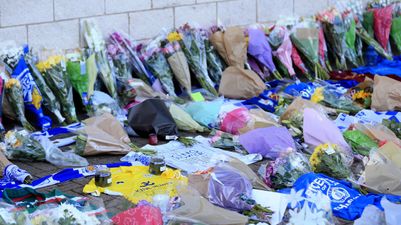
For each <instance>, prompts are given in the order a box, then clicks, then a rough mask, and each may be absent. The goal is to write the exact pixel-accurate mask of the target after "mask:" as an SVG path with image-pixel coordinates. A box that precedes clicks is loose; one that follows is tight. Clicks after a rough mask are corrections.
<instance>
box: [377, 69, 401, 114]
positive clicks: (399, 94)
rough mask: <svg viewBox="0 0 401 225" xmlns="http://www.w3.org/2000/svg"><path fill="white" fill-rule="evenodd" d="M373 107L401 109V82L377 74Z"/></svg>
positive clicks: (381, 109)
mask: <svg viewBox="0 0 401 225" xmlns="http://www.w3.org/2000/svg"><path fill="white" fill-rule="evenodd" d="M371 108H372V109H373V110H375V111H392V110H401V82H399V81H397V80H394V79H391V78H389V77H385V76H375V79H374V86H373V94H372V106H371Z"/></svg>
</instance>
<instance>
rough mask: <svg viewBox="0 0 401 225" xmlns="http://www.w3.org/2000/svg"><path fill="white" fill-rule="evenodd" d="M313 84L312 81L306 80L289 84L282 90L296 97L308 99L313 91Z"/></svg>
mask: <svg viewBox="0 0 401 225" xmlns="http://www.w3.org/2000/svg"><path fill="white" fill-rule="evenodd" d="M315 89H316V87H315V85H313V83H311V82H308V83H303V82H300V83H294V84H291V85H288V86H287V87H286V88H285V89H284V92H285V93H286V94H289V95H292V96H295V97H298V96H301V97H302V98H303V99H307V100H310V99H311V97H312V95H313V93H314V92H315Z"/></svg>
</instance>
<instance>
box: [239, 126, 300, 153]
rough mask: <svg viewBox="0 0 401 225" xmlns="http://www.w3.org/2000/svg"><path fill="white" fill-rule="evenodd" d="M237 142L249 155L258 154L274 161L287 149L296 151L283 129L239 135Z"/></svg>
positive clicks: (254, 131)
mask: <svg viewBox="0 0 401 225" xmlns="http://www.w3.org/2000/svg"><path fill="white" fill-rule="evenodd" d="M239 142H240V143H241V145H242V146H243V147H244V148H245V149H246V150H247V151H248V152H249V153H251V154H252V153H259V154H261V155H262V156H264V157H265V158H270V159H276V158H277V157H278V156H280V154H281V152H284V151H287V150H288V149H289V148H292V149H296V147H295V143H294V139H292V136H291V134H290V132H289V131H288V130H287V128H285V127H275V126H272V127H266V128H258V129H255V130H252V131H249V132H248V133H245V134H243V135H241V136H240V137H239Z"/></svg>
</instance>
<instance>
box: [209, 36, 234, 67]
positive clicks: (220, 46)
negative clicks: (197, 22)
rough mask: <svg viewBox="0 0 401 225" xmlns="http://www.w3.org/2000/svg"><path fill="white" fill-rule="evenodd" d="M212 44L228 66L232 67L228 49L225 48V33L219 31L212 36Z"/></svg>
mask: <svg viewBox="0 0 401 225" xmlns="http://www.w3.org/2000/svg"><path fill="white" fill-rule="evenodd" d="M210 42H211V43H212V45H213V47H214V48H215V49H216V50H217V52H218V53H219V55H220V56H221V58H222V59H223V60H224V62H225V63H226V64H227V65H230V60H229V59H228V55H227V51H226V47H225V46H224V33H223V32H221V31H218V32H216V33H214V34H212V35H210Z"/></svg>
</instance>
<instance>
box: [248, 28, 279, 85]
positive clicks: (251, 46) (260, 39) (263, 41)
mask: <svg viewBox="0 0 401 225" xmlns="http://www.w3.org/2000/svg"><path fill="white" fill-rule="evenodd" d="M248 37H249V43H248V54H250V55H251V56H253V57H254V58H255V59H257V60H258V61H259V62H260V63H261V64H263V66H265V67H266V68H268V69H269V71H270V72H271V73H272V74H273V75H274V77H275V78H276V79H279V80H281V79H282V76H281V74H280V73H279V72H278V70H277V68H276V65H275V64H274V63H273V51H272V49H271V47H270V44H269V42H268V40H267V38H266V36H265V33H264V32H263V31H262V30H260V29H249V30H248Z"/></svg>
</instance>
